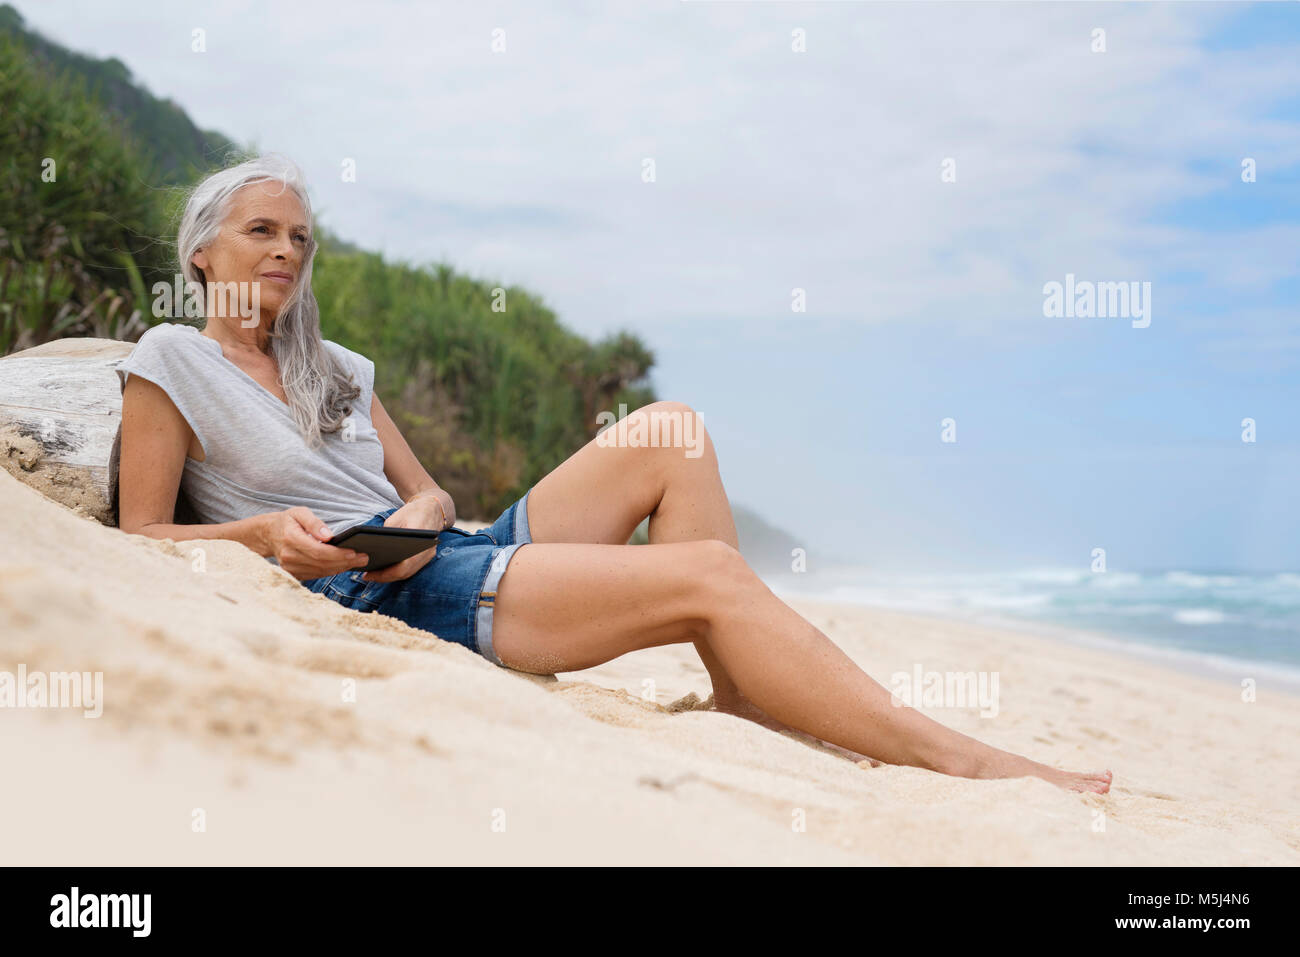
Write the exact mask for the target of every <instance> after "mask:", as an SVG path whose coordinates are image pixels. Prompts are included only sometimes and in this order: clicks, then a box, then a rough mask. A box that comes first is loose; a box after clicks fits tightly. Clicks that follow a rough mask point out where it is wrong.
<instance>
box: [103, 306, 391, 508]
mask: <svg viewBox="0 0 1300 957" xmlns="http://www.w3.org/2000/svg"><path fill="white" fill-rule="evenodd" d="M325 348H326V349H327V350H328V351H329V352H330V354H331V355H333V356H334V357H335V358H337V359H338V360H339V361H340V362H341V363H342V364H343V368H344V369H346V370H347V371H349V372H351V373H352V376H353V378H354V379H355V381H356V383H357V385H359V386H360V387H361V395H360V396H358V397H357V398H356V399H355V400H353V402H352V412H351V415H350V422H348V423H345V425H344V428H343V429H341V430H339V431H338V432H333V433H327V434H326V435H324V436H322V440H323V443H324V444H323V445H322V446H321V447H320V448H318V449H310V448H308V447H307V443H306V442H305V441H304V440H303V438H302V435H301V433H300V432H299V431H298V426H297V424H296V423H295V422H294V418H293V415H292V413H291V412H290V411H289V407H288V406H287V405H285V404H284V403H283V402H282V401H280V399H279V398H277V397H276V396H274V395H272V394H271V393H270V392H269V391H267V389H266V388H265V387H264V386H262V385H261V384H259V383H258V382H257V381H256V380H255V379H253V378H252V377H251V376H250V375H249V374H248V373H246V372H245V371H244V370H243V369H241V368H239V366H237V365H235V364H234V363H233V362H231V361H230V360H229V359H227V358H226V357H225V356H224V355H223V354H222V351H221V343H219V342H217V341H216V340H215V339H210V338H208V337H207V336H205V335H203V334H201V333H200V332H199V330H198V329H196V328H195V327H194V326H187V325H182V324H180V323H171V322H165V323H162V324H161V325H157V326H154V327H153V328H152V329H150V330H149V331H148V332H146V333H145V334H144V335H143V336H141V337H140V341H139V342H138V343H136V346H135V349H134V351H133V352H132V353H131V354H130V355H129V356H127V358H125V359H123V360H122V361H121V362H120V363H118V366H117V374H118V378H119V380H120V381H121V385H122V388H123V389H125V388H126V382H127V377H128V374H131V375H138V376H141V377H142V378H145V379H148V380H149V381H150V382H153V383H155V384H156V385H158V386H160V387H161V388H162V389H163V391H164V392H166V393H167V395H168V396H169V397H170V398H171V400H172V402H174V403H175V404H176V408H177V409H179V410H180V413H181V415H183V416H185V419H186V421H188V422H189V424H190V428H192V429H193V430H194V434H195V436H197V437H198V440H199V444H201V445H202V446H203V452H204V455H205V456H206V457H205V459H204V461H202V462H199V461H196V460H195V459H192V458H190V457H189V456H188V455H186V457H185V471H184V473H183V474H182V476H181V490H182V491H183V492H184V493H185V496H186V498H187V499H189V502H190V504H191V505H192V506H193V508H194V511H195V513H196V514H197V516H198V518H199V521H200V522H201V523H202V524H217V523H220V522H233V521H236V520H238V519H241V518H248V517H249V516H252V515H261V514H263V513H264V512H278V511H283V510H284V509H287V508H293V507H294V506H297V505H305V506H306V507H307V508H309V509H311V510H312V513H313V514H314V515H315V516H316V517H317V518H319V519H320V520H321V521H322V522H324V523H325V524H326V525H328V526H329V527H330V528H331V530H334V531H338V530H339V529H341V528H342V527H343V526H345V525H351V524H353V523H356V522H364V521H365V520H366V519H368V518H371V517H373V516H374V515H376V514H378V513H379V512H383V511H386V510H387V509H390V508H392V507H394V506H400V505H402V504H403V502H402V498H401V496H399V495H398V494H397V490H396V489H395V488H393V485H392V483H391V482H389V481H388V478H387V477H386V476H385V475H384V447H383V444H382V443H381V442H380V441H379V434H378V433H377V432H376V431H375V427H374V425H373V424H372V423H371V421H370V402H371V398H372V395H373V390H374V382H375V366H374V363H373V362H371V361H370V360H369V359H367V358H366V357H365V356H363V355H361V354H360V353H357V352H353V351H352V350H350V349H345V348H344V347H343V346H341V345H339V344H338V343H337V342H331V341H329V340H328V339H327V340H325Z"/></svg>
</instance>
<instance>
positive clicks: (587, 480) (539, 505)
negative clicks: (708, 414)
mask: <svg viewBox="0 0 1300 957" xmlns="http://www.w3.org/2000/svg"><path fill="white" fill-rule="evenodd" d="M654 415H666V416H678V417H680V420H681V421H682V423H683V429H685V427H686V426H688V425H691V426H697V427H698V432H686V431H684V430H683V431H682V432H679V433H677V434H679V435H682V436H690V435H697V436H698V441H697V443H696V445H695V446H694V447H693V448H691V449H689V451H692V452H694V451H695V450H696V449H698V452H699V454H698V455H695V454H692V455H688V454H687V451H688V448H687V447H685V446H682V447H666V446H658V447H655V446H641V447H633V446H630V445H629V443H628V441H627V437H628V434H629V429H630V428H631V426H632V425H633V424H634V423H635V420H636V419H637V418H638V417H641V418H646V419H647V421H649V418H650V417H651V416H654ZM687 417H692V418H694V417H695V411H694V410H693V409H691V407H690V406H688V405H685V404H683V403H681V402H655V403H652V404H650V405H647V406H643V407H642V408H640V409H637V410H636V411H635V412H633V413H631V414H630V415H629V416H627V417H626V418H624V419H623V420H622V421H620V422H618V423H616V424H615V425H614V426H612V427H611V428H612V430H613V432H612V434H614V435H616V436H617V437H618V441H616V442H614V443H613V444H611V445H600V444H598V443H597V442H596V440H594V439H593V440H592V441H590V442H588V443H587V444H586V445H585V446H583V447H582V448H581V449H579V450H578V451H577V452H575V453H574V454H573V455H572V456H570V457H569V458H568V460H566V461H565V462H564V463H563V464H562V465H561V466H560V467H559V468H557V469H555V470H554V471H553V472H551V473H550V474H549V475H547V476H546V477H545V478H544V479H542V480H541V481H540V482H538V483H537V486H536V487H535V488H534V489H533V491H532V494H531V495H529V497H528V521H529V525H530V531H531V533H532V537H533V541H534V542H575V543H576V542H586V543H592V544H608V545H624V544H626V543H627V540H628V539H629V538H630V537H631V535H632V532H633V531H635V529H636V527H637V526H638V525H639V524H640V523H641V521H642V520H643V519H644V518H645V517H646V516H649V517H650V543H651V544H652V545H659V544H669V543H672V542H689V541H702V540H706V539H716V540H718V541H721V542H726V543H727V544H728V545H730V546H731V547H732V548H736V547H737V545H738V541H737V538H736V524H735V521H734V520H733V519H732V516H731V505H730V503H729V502H728V501H727V493H726V491H725V489H724V488H723V485H722V476H721V475H720V474H719V471H718V458H717V453H716V451H715V449H714V447H713V440H712V438H711V437H710V436H709V434H708V431H707V430H706V429H705V428H704V424H703V418H702V417H700V418H698V419H695V421H694V422H693V423H692V422H689V421H688V419H687ZM695 650H696V652H697V653H698V654H699V656H700V660H701V662H703V664H704V668H705V670H706V671H708V673H709V679H710V681H711V683H712V685H713V703H714V707H715V708H717V709H718V710H719V711H726V712H728V713H730V714H736V715H739V716H741V717H745V718H748V719H750V720H752V721H757V722H758V723H760V724H762V725H763V726H764V727H768V728H772V729H773V730H778V731H779V730H786V729H787V728H788V725H785V724H783V723H782V722H779V721H776V720H775V719H773V718H771V717H770V716H769V715H766V714H764V713H763V711H762V709H760V708H758V707H757V706H756V705H754V704H753V703H752V702H750V701H748V700H747V699H746V698H745V696H744V695H743V694H741V693H740V689H738V688H737V687H736V683H735V682H734V681H733V680H732V679H731V676H730V675H729V674H727V671H726V669H725V668H724V667H723V666H722V663H721V662H720V661H718V659H717V656H716V655H714V653H713V651H712V649H710V648H709V645H708V643H707V642H705V641H702V640H700V641H696V642H695ZM849 756H851V757H853V758H855V759H861V758H863V757H864V756H863V755H860V754H850V755H849Z"/></svg>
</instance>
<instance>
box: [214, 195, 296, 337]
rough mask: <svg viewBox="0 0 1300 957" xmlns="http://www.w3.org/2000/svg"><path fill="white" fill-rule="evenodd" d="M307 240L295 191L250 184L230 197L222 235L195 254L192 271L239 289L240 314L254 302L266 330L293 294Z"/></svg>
mask: <svg viewBox="0 0 1300 957" xmlns="http://www.w3.org/2000/svg"><path fill="white" fill-rule="evenodd" d="M310 237H311V230H310V228H309V226H308V224H307V215H306V212H305V210H304V209H303V207H302V203H301V202H299V201H298V197H297V196H296V195H294V192H293V190H291V189H288V188H287V187H286V186H285V185H284V184H283V183H279V182H270V183H251V184H249V185H248V186H245V187H243V188H242V189H240V190H238V191H236V192H235V193H234V195H233V196H232V197H231V202H230V209H229V212H228V213H227V215H226V218H225V220H224V221H223V222H222V224H221V232H220V233H219V234H218V235H217V238H216V239H215V240H214V241H213V242H212V243H210V244H209V245H207V246H205V247H204V248H203V249H201V250H199V251H198V252H196V253H195V254H194V265H196V266H198V267H199V268H200V269H202V270H203V275H204V277H205V278H206V279H207V281H208V282H210V283H212V282H222V283H239V284H241V285H240V286H239V287H238V288H239V289H240V290H241V291H240V292H239V295H240V297H241V300H242V302H243V303H244V308H245V309H247V307H248V305H249V304H251V302H253V301H256V302H257V305H258V306H259V308H260V309H261V316H260V317H259V318H260V319H261V321H262V322H263V323H264V324H266V325H268V326H269V325H270V323H271V322H273V321H274V320H275V317H276V316H277V315H279V312H280V309H281V307H282V306H283V305H284V304H285V302H287V301H288V299H289V296H290V294H291V293H292V292H293V289H294V286H295V285H296V283H297V281H298V276H299V273H300V271H301V270H302V264H303V260H304V259H305V258H306V253H307V247H308V243H309V241H310ZM253 290H256V293H254V292H253ZM254 294H256V295H257V296H258V299H257V300H253V299H252V296H253V295H254ZM218 308H219V307H218ZM214 311H215V310H214ZM217 314H220V313H219V312H218V313H217ZM225 315H227V316H229V315H231V312H230V311H229V310H227V311H226V312H225Z"/></svg>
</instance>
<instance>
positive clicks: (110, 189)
mask: <svg viewBox="0 0 1300 957" xmlns="http://www.w3.org/2000/svg"><path fill="white" fill-rule="evenodd" d="M0 109H2V110H3V115H2V117H0V354H6V353H8V352H11V351H15V350H18V349H23V348H28V347H30V346H33V345H37V344H39V343H41V342H45V341H48V340H49V339H54V338H59V337H62V336H100V337H108V338H120V339H126V340H130V341H134V340H135V339H138V338H139V336H140V335H141V334H142V333H143V332H144V331H145V329H146V328H147V327H148V326H149V325H151V324H152V323H153V322H154V320H153V318H152V316H151V311H150V308H149V304H150V297H149V296H148V295H147V290H149V289H151V288H152V286H153V284H154V283H155V282H157V281H160V280H161V281H165V282H170V281H171V279H172V277H173V276H174V275H175V273H176V271H177V265H176V263H175V258H174V257H175V250H174V239H175V226H174V224H175V222H176V220H177V217H178V215H179V208H178V199H179V198H180V196H181V195H182V192H183V187H185V186H187V185H189V184H190V183H192V182H194V181H195V180H196V179H197V178H198V177H199V176H201V175H202V174H203V173H205V172H207V171H209V170H211V169H214V168H219V167H220V166H222V165H225V164H226V163H227V162H228V161H229V160H230V159H231V158H232V155H233V154H234V152H235V146H234V144H233V143H232V142H231V141H230V140H228V139H226V138H225V137H223V136H221V135H220V134H217V133H211V132H204V131H201V130H199V129H198V128H197V127H195V126H194V124H193V123H192V122H191V121H190V119H189V118H188V117H187V116H186V115H185V113H184V111H183V110H181V109H180V108H179V107H178V106H177V105H176V104H174V103H172V102H170V101H168V100H160V99H158V98H156V97H154V96H153V95H151V94H149V93H148V92H147V91H145V90H143V89H141V88H139V87H138V86H137V85H136V84H135V83H134V82H133V81H132V79H131V74H130V72H129V71H128V70H127V68H126V67H125V66H124V65H123V64H122V63H121V62H120V61H118V60H115V59H109V60H95V59H93V58H89V57H85V56H81V55H79V54H75V53H72V52H70V51H67V50H64V49H62V48H61V47H59V46H58V45H57V44H54V43H51V42H50V41H48V40H46V39H44V38H42V37H40V36H38V35H36V34H34V33H32V32H30V31H27V30H25V29H24V27H23V23H22V19H21V17H19V15H18V13H17V12H16V11H15V10H14V9H13V8H12V7H10V6H8V5H3V6H0ZM47 160H50V161H53V166H52V167H51V165H50V163H49V162H47ZM46 170H52V173H53V175H52V177H51V175H50V174H49V173H47V172H46ZM317 235H318V237H319V238H320V240H321V250H320V252H319V253H318V254H317V259H316V268H315V290H316V296H317V299H318V301H319V302H320V306H321V325H322V331H323V333H324V335H325V337H326V338H328V339H333V340H335V341H336V342H339V343H341V344H343V345H345V346H348V347H349V348H351V349H355V350H357V351H358V352H361V353H363V354H365V355H367V356H369V357H370V358H371V359H373V360H374V362H375V366H376V370H377V374H376V390H377V391H378V393H379V395H380V397H381V398H382V399H383V401H384V404H385V405H386V406H387V407H388V409H389V411H390V412H391V413H392V415H393V417H394V419H395V420H396V421H397V423H398V426H399V427H400V428H401V429H402V432H403V434H404V435H405V436H406V437H407V438H408V440H409V441H410V443H411V445H412V447H413V448H414V450H415V452H416V454H417V455H419V456H420V458H421V460H422V461H423V462H424V464H425V466H426V467H427V468H428V469H429V471H430V473H431V474H433V476H434V477H435V478H436V479H437V480H438V482H439V483H440V484H441V485H442V486H443V487H444V488H446V489H447V490H448V491H449V492H450V493H451V494H452V496H453V497H454V498H455V500H456V502H457V505H458V509H459V510H460V513H461V514H462V515H465V516H467V517H468V516H485V517H491V516H495V515H496V514H497V513H498V512H500V510H501V509H503V508H504V507H505V506H507V505H509V504H510V502H512V501H513V500H514V499H515V498H517V497H518V496H519V495H522V494H523V493H524V491H526V490H527V488H528V487H529V486H530V485H531V484H532V483H533V482H535V481H537V479H539V478H540V477H541V476H543V475H545V474H546V473H547V472H548V471H550V470H551V469H552V468H554V467H555V466H556V465H558V464H559V463H560V462H562V461H563V460H564V459H565V458H566V457H567V456H568V455H570V454H572V453H573V452H574V451H575V450H576V449H577V448H578V447H579V446H581V445H582V444H583V443H584V442H586V441H587V440H588V439H589V438H590V437H591V436H592V434H593V433H594V430H595V425H596V413H597V412H598V411H600V410H602V409H614V408H617V406H618V404H619V403H620V402H625V403H627V406H628V407H629V408H633V409H634V408H637V407H638V406H640V405H643V404H645V403H646V402H649V401H652V400H653V398H654V396H653V395H652V394H651V392H650V390H649V388H648V387H647V386H646V384H645V377H646V375H647V373H648V372H649V370H650V367H651V365H652V364H653V361H654V359H653V356H652V355H651V353H650V352H649V350H648V349H647V348H646V347H645V346H644V345H643V344H642V343H641V342H640V341H639V340H638V339H637V338H636V337H635V336H633V335H631V334H628V333H619V334H616V335H613V336H611V337H609V338H607V339H605V340H603V341H601V342H598V343H591V342H588V341H587V340H585V339H583V338H581V337H580V336H578V335H575V334H574V333H572V332H569V331H568V330H566V329H565V328H564V327H563V326H562V325H561V324H560V323H559V321H558V320H557V319H556V317H555V314H554V313H553V312H552V311H551V310H549V309H547V308H546V306H545V305H543V304H542V302H541V301H540V300H539V299H538V298H537V297H536V296H534V295H532V294H530V293H528V292H527V291H525V290H522V289H518V288H514V287H508V286H507V287H504V289H503V291H502V292H501V293H497V292H496V289H497V288H498V284H496V283H491V282H487V281H484V280H477V279H471V278H468V277H465V276H463V275H459V274H457V273H456V272H455V271H454V270H452V269H451V268H450V267H448V266H446V265H439V264H434V265H428V266H420V265H409V264H404V263H390V262H385V261H384V259H383V258H382V257H380V256H378V255H376V254H373V253H367V252H364V251H361V250H358V249H356V248H355V247H353V246H350V245H349V244H347V243H345V242H343V241H342V240H340V239H338V238H337V237H333V236H331V235H329V234H328V233H326V232H325V231H323V230H320V229H318V231H317ZM502 299H504V306H505V308H504V310H501V309H500V306H499V303H500V302H501V301H502ZM494 305H497V308H494Z"/></svg>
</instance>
